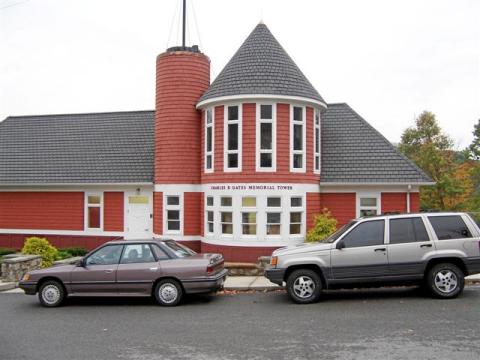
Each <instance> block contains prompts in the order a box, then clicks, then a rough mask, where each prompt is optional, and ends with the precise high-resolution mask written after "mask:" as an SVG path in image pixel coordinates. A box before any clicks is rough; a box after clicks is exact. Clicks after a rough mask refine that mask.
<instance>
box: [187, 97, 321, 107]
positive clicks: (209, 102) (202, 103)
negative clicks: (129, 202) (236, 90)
mask: <svg viewBox="0 0 480 360" xmlns="http://www.w3.org/2000/svg"><path fill="white" fill-rule="evenodd" d="M259 100H260V101H262V100H267V101H268V100H270V101H276V102H280V103H282V104H283V103H289V102H292V101H293V102H297V103H303V104H305V105H309V106H318V105H320V106H321V107H322V108H323V110H326V109H327V104H325V103H324V102H321V101H319V100H315V99H310V98H306V97H302V96H288V95H268V94H244V95H230V96H219V97H215V98H211V99H207V100H203V101H200V102H199V103H197V106H196V107H197V109H203V108H205V107H206V106H214V105H218V104H223V103H227V102H233V101H235V102H238V101H241V102H243V103H248V102H257V101H259Z"/></svg>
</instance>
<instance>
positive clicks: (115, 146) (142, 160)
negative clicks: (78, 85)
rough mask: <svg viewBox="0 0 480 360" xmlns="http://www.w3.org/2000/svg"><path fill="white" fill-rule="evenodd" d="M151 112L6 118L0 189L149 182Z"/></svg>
mask: <svg viewBox="0 0 480 360" xmlns="http://www.w3.org/2000/svg"><path fill="white" fill-rule="evenodd" d="M153 119H154V112H153V111H134V112H113V113H94V114H68V115H47V116H19V117H9V118H7V119H5V121H3V122H1V123H0V185H6V184H52V183H56V184H60V183H61V184H74V183H140V182H142V183H143V182H150V183H151V182H153V149H154V146H153V141H154V140H153V137H154V129H153V124H154V121H153Z"/></svg>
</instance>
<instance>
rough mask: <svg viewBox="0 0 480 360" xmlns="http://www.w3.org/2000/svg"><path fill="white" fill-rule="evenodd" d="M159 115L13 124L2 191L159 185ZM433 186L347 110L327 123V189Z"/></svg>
mask: <svg viewBox="0 0 480 360" xmlns="http://www.w3.org/2000/svg"><path fill="white" fill-rule="evenodd" d="M153 153H154V111H133V112H115V113H93V114H67V115H46V116H45V115H44V116H20V117H9V118H7V119H6V120H5V121H3V122H2V123H0V185H9V184H12V185H13V184H18V185H27V184H39V185H41V184H85V183H112V184H113V183H134V184H136V183H145V182H149V183H151V182H153V169H154V165H153ZM425 182H431V179H430V178H429V177H428V176H427V175H425V174H424V173H423V171H421V170H420V169H419V168H417V167H416V166H415V165H414V164H413V163H411V162H410V161H409V160H408V159H407V158H406V157H404V156H403V155H401V154H400V153H399V152H398V151H397V150H396V149H395V148H394V147H393V146H392V144H390V142H388V140H386V139H385V138H384V137H383V136H382V135H381V134H380V133H379V132H377V131H376V130H375V129H374V128H372V127H371V126H370V125H369V124H368V123H367V122H366V121H365V120H364V119H362V118H361V117H360V116H359V115H358V114H357V113H356V112H355V111H353V110H352V109H351V108H350V107H349V106H348V105H347V104H328V110H327V111H326V113H324V114H323V117H322V173H321V183H345V184H355V183H392V184H393V183H405V184H408V183H425Z"/></svg>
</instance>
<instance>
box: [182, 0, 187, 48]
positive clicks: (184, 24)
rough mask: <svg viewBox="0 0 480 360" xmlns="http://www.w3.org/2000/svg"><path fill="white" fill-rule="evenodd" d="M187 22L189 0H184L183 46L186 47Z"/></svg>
mask: <svg viewBox="0 0 480 360" xmlns="http://www.w3.org/2000/svg"><path fill="white" fill-rule="evenodd" d="M186 23H187V0H183V22H182V47H183V48H184V47H185V28H186Z"/></svg>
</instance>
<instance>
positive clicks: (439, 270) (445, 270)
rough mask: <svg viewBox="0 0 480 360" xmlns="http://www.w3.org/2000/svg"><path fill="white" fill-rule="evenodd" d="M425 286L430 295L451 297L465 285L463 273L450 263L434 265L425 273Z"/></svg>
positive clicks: (444, 297)
mask: <svg viewBox="0 0 480 360" xmlns="http://www.w3.org/2000/svg"><path fill="white" fill-rule="evenodd" d="M426 283H427V288H428V290H429V292H430V294H431V295H433V296H434V297H437V298H440V299H453V298H456V297H457V296H458V295H460V294H461V292H462V291H463V288H464V286H465V275H464V274H463V271H462V270H460V268H459V267H458V266H457V265H455V264H451V263H441V264H437V265H434V266H433V267H432V268H431V269H430V270H429V271H428V273H427V279H426Z"/></svg>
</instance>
